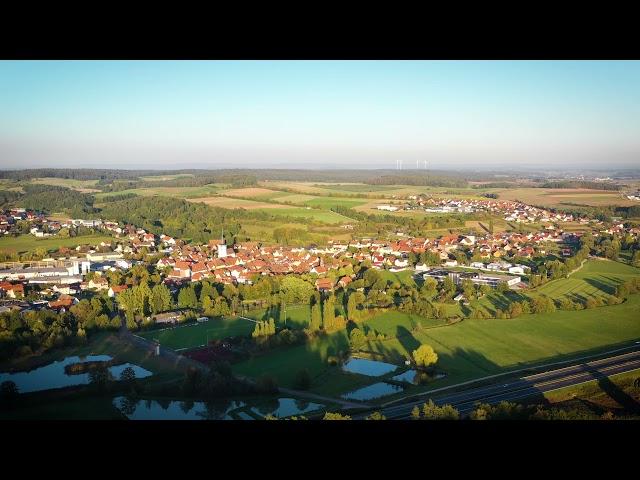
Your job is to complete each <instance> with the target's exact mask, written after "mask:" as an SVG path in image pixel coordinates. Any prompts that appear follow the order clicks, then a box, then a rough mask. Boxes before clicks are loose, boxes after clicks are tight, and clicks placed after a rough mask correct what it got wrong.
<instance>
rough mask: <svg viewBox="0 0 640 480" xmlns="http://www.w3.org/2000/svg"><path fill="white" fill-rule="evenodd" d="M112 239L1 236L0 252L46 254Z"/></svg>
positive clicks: (84, 236) (106, 237)
mask: <svg viewBox="0 0 640 480" xmlns="http://www.w3.org/2000/svg"><path fill="white" fill-rule="evenodd" d="M112 240H113V237H110V236H108V235H82V236H80V237H59V236H53V237H43V238H37V237H34V236H33V235H19V236H17V237H13V236H9V235H3V236H2V237H0V251H3V252H14V253H18V254H20V253H25V252H31V251H33V250H35V249H36V248H44V249H45V250H47V252H53V251H56V250H58V249H59V248H60V247H77V246H78V245H94V246H95V245H97V244H99V243H100V242H109V243H110V242H111V241H112Z"/></svg>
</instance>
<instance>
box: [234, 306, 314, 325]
mask: <svg viewBox="0 0 640 480" xmlns="http://www.w3.org/2000/svg"><path fill="white" fill-rule="evenodd" d="M245 316H246V317H249V318H254V319H256V320H269V318H270V317H272V318H273V319H274V320H275V321H276V325H277V326H278V327H285V326H286V327H288V328H306V327H308V326H309V321H310V318H311V307H309V305H287V307H286V317H287V320H286V323H285V322H280V321H279V318H280V317H279V315H278V312H276V311H272V312H269V310H268V309H266V308H260V309H256V310H252V311H250V312H248V313H245Z"/></svg>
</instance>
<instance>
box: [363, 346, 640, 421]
mask: <svg viewBox="0 0 640 480" xmlns="http://www.w3.org/2000/svg"><path fill="white" fill-rule="evenodd" d="M635 369H640V348H638V349H637V350H635V351H632V352H629V353H625V354H621V355H615V356H611V357H607V358H603V359H600V360H594V361H590V362H581V363H578V364H575V365H572V366H569V367H564V368H558V369H554V370H549V371H547V372H543V373H538V374H535V375H529V376H526V377H521V378H517V379H513V380H508V381H506V382H501V383H497V384H492V385H487V386H483V387H477V388H471V389H468V390H465V391H461V392H457V393H452V394H448V395H443V396H440V397H438V398H434V399H433V401H434V403H436V404H437V405H445V404H450V405H453V406H454V407H455V408H456V409H457V410H458V411H459V412H460V415H461V416H466V415H468V414H469V413H470V412H471V411H472V410H473V409H474V407H475V404H476V403H477V402H481V403H489V404H495V403H499V402H501V401H503V400H507V401H514V400H519V399H522V398H526V397H529V396H532V395H536V394H541V393H542V392H548V391H550V390H556V389H558V388H563V387H569V386H572V385H579V384H581V383H585V382H588V381H591V380H596V379H598V378H602V377H608V376H611V375H615V374H618V373H624V372H628V371H631V370H635ZM429 398H430V397H429V393H428V392H427V393H425V394H424V396H423V397H422V398H421V399H420V400H417V401H412V402H410V403H404V404H398V405H393V406H388V407H384V408H381V409H379V411H381V412H382V414H383V415H384V416H385V417H386V418H387V419H389V420H403V419H409V418H411V410H412V409H413V407H414V406H416V405H417V406H419V407H421V406H422V405H423V404H424V403H425V401H428V400H429ZM369 413H370V412H367V413H364V414H358V415H354V419H361V418H365V417H366V416H367V415H368V414H369Z"/></svg>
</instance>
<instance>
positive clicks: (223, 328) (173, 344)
mask: <svg viewBox="0 0 640 480" xmlns="http://www.w3.org/2000/svg"><path fill="white" fill-rule="evenodd" d="M254 328H255V323H253V322H250V321H249V320H243V319H241V318H233V317H229V318H214V319H211V320H209V321H208V322H204V323H195V324H189V325H182V326H178V327H173V328H166V329H163V330H150V331H147V332H141V333H139V335H140V336H141V337H144V338H147V339H152V340H157V341H159V342H160V344H161V345H163V346H165V347H167V348H171V349H173V350H180V349H189V348H195V347H200V346H202V345H206V344H207V340H222V339H224V338H229V337H235V336H248V335H251V332H253V330H254Z"/></svg>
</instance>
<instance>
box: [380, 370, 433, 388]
mask: <svg viewBox="0 0 640 480" xmlns="http://www.w3.org/2000/svg"><path fill="white" fill-rule="evenodd" d="M419 373H420V372H418V371H417V370H407V371H406V372H403V373H400V374H398V375H396V376H395V377H391V380H395V381H397V382H407V383H413V384H414V385H417V384H418V374H419ZM443 377H445V374H444V373H436V374H435V375H429V376H428V379H427V381H429V382H432V381H434V380H438V379H439V378H443Z"/></svg>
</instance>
